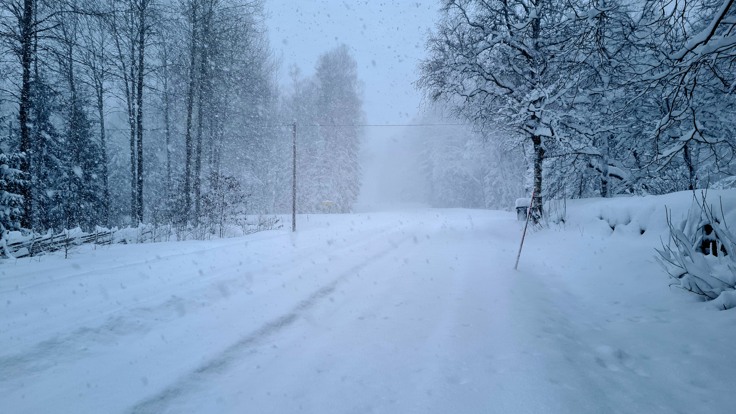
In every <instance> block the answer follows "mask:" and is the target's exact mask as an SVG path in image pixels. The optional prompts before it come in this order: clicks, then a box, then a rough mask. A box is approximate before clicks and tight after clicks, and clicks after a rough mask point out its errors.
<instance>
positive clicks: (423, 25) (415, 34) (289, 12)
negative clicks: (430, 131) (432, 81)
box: [266, 0, 439, 123]
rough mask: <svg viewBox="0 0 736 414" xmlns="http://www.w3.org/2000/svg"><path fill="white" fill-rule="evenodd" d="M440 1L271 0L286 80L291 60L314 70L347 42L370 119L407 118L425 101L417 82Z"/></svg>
mask: <svg viewBox="0 0 736 414" xmlns="http://www.w3.org/2000/svg"><path fill="white" fill-rule="evenodd" d="M438 7H439V2H437V1H435V0H418V1H417V0H266V11H267V14H268V16H269V17H268V29H269V34H270V36H271V44H272V46H273V48H274V50H275V51H276V55H277V56H278V57H280V59H281V63H282V65H281V79H282V83H284V82H286V81H287V80H288V78H287V76H286V74H287V72H288V67H289V66H290V65H291V64H292V63H296V64H297V65H298V66H299V67H300V69H301V70H302V73H303V74H305V75H307V74H311V73H313V71H314V66H315V64H316V62H317V58H318V56H319V55H320V54H322V53H324V52H326V51H328V50H330V49H331V48H333V47H335V46H337V45H339V44H341V43H345V44H346V45H348V47H350V50H351V51H352V53H353V56H354V57H355V59H356V60H357V62H358V76H359V77H360V79H361V80H362V81H363V87H364V92H363V98H364V108H365V113H366V117H367V121H368V123H406V122H407V121H409V120H410V119H411V118H412V117H413V116H414V115H415V114H416V112H417V109H418V105H419V103H420V99H421V95H420V93H419V92H417V91H416V90H415V89H414V86H413V82H414V81H415V80H416V78H417V66H418V62H419V60H420V59H421V58H422V57H423V56H424V45H425V39H426V36H427V32H428V30H429V29H430V28H431V27H432V26H433V25H434V21H435V19H436V15H437V9H438Z"/></svg>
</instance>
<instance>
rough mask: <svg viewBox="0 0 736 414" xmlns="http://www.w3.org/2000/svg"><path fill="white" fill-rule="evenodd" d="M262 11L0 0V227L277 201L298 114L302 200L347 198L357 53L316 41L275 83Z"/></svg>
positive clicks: (217, 218) (230, 213)
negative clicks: (306, 68)
mask: <svg viewBox="0 0 736 414" xmlns="http://www.w3.org/2000/svg"><path fill="white" fill-rule="evenodd" d="M264 19H265V12H264V4H263V2H262V1H261V0H3V1H2V2H0V125H1V127H0V131H1V132H0V226H1V229H0V230H2V231H11V230H20V229H24V230H32V231H34V232H44V231H47V230H54V231H58V230H60V229H70V228H75V227H80V228H81V229H83V230H85V231H90V230H92V229H94V228H95V227H96V226H105V227H112V226H128V225H130V226H136V225H138V224H141V223H158V224H174V225H177V226H180V227H195V228H196V227H198V226H200V225H208V224H211V223H213V222H222V221H223V220H225V221H237V220H239V219H242V216H243V215H245V214H260V213H274V212H286V211H288V210H290V209H291V187H292V181H291V180H292V171H291V167H292V159H291V156H292V124H295V123H299V124H300V125H302V126H300V137H299V146H300V148H299V155H298V159H297V164H298V167H299V169H300V179H301V180H303V182H302V184H303V185H302V186H301V187H300V192H299V210H300V211H320V209H323V208H324V205H325V203H324V201H325V200H329V201H330V203H329V208H330V210H331V211H335V212H343V211H348V210H349V209H350V206H351V205H352V203H353V202H354V201H355V198H356V197H357V194H358V189H359V182H358V180H359V172H360V171H359V167H358V164H357V160H356V157H357V151H358V149H359V132H360V131H359V130H358V129H357V127H355V126H353V125H356V124H359V123H360V121H361V119H362V117H363V115H362V102H361V98H360V89H359V88H360V86H359V83H358V78H357V69H356V64H355V60H354V58H353V57H352V56H351V54H350V52H349V50H348V48H347V46H344V45H343V46H338V47H336V48H333V49H331V50H325V51H324V53H323V54H322V55H321V56H320V58H319V59H318V62H317V65H316V67H315V68H314V75H310V76H306V77H305V76H301V75H300V70H299V68H298V67H296V66H294V67H293V68H292V70H291V75H292V76H291V78H292V79H291V84H290V85H288V86H287V87H284V88H283V90H282V88H281V87H280V86H279V84H278V80H277V79H276V72H277V69H278V65H279V64H280V62H278V61H277V59H276V58H275V57H274V54H273V52H272V49H271V47H270V45H269V40H268V33H267V31H266V27H265V24H264ZM319 125H331V126H332V125H338V127H320V126H319ZM303 126H306V127H303ZM338 168H339V170H340V173H339V174H337V173H336V171H337V170H336V169H338ZM310 183H314V184H310Z"/></svg>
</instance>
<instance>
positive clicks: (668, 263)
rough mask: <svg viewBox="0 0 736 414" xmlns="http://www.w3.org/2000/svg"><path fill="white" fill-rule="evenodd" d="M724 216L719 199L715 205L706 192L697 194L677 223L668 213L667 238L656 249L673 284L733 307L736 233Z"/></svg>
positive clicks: (735, 298)
mask: <svg viewBox="0 0 736 414" xmlns="http://www.w3.org/2000/svg"><path fill="white" fill-rule="evenodd" d="M726 216H727V215H726V214H724V207H723V203H722V201H720V200H719V203H718V205H715V203H713V202H712V200H708V198H707V196H706V195H705V194H703V195H702V196H701V197H698V196H697V195H696V196H694V200H693V202H692V205H691V207H690V210H689V212H688V215H687V217H686V219H685V220H684V221H682V223H680V224H679V225H675V224H674V223H673V222H672V219H671V217H672V216H671V215H670V214H669V213H668V215H667V222H668V225H669V229H670V232H669V240H668V243H667V244H664V242H663V243H662V248H661V249H656V250H657V253H658V256H657V257H656V259H657V261H658V262H659V263H660V264H661V265H662V267H663V268H664V269H665V270H666V271H667V273H668V274H669V275H670V277H671V279H672V286H676V287H678V288H681V289H684V290H686V291H688V292H692V293H694V294H696V295H698V296H700V297H701V298H703V299H704V300H716V301H715V302H714V303H715V304H716V305H717V306H718V307H719V308H721V309H730V308H733V307H736V293H735V292H734V291H735V290H736V243H735V242H736V236H735V235H734V233H733V232H732V231H731V230H730V229H729V227H728V223H727V221H728V220H727V217H726Z"/></svg>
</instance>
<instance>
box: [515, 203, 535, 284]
mask: <svg viewBox="0 0 736 414" xmlns="http://www.w3.org/2000/svg"><path fill="white" fill-rule="evenodd" d="M534 192H535V191H534V190H532V198H531V201H530V202H529V208H527V210H526V222H525V223H524V231H523V232H522V233H521V243H520V244H519V253H517V254H516V264H514V270H517V269H518V267H519V258H520V257H521V248H522V247H524V238H525V237H526V228H527V227H528V226H529V217H531V215H532V208H533V207H534Z"/></svg>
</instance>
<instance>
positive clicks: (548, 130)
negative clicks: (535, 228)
mask: <svg viewBox="0 0 736 414" xmlns="http://www.w3.org/2000/svg"><path fill="white" fill-rule="evenodd" d="M0 4H1V5H2V6H1V7H0V165H1V168H0V207H1V208H0V225H1V226H2V230H3V231H5V230H19V229H26V230H33V231H40V232H43V231H46V230H49V229H53V230H59V229H64V228H66V229H68V228H74V227H81V228H82V229H85V230H89V229H92V228H94V227H95V226H106V227H110V226H127V225H130V226H136V225H138V224H140V223H167V224H176V225H178V226H182V227H197V226H200V225H202V224H205V225H206V224H208V223H213V222H220V223H221V222H223V221H237V220H238V219H239V218H242V217H243V216H244V215H246V214H262V213H285V212H287V211H289V210H290V208H291V203H292V200H291V187H292V184H293V183H292V170H291V169H292V165H291V157H292V138H293V128H294V125H298V126H299V133H298V134H299V139H298V151H297V156H296V164H297V170H298V171H299V179H298V188H299V191H298V192H297V203H296V204H297V208H298V211H299V212H330V213H338V212H350V211H352V208H353V206H354V204H355V202H356V200H357V199H358V195H359V193H360V188H361V165H360V162H359V152H360V149H361V142H362V139H363V135H364V132H365V131H364V130H363V129H362V128H361V124H363V123H365V115H364V112H363V102H362V93H361V92H362V88H363V87H364V86H363V85H362V83H361V82H360V80H359V73H358V67H357V64H356V60H355V58H354V57H353V56H352V55H351V53H352V51H353V50H354V49H351V48H350V47H349V46H346V45H342V46H338V47H336V48H333V49H330V50H325V51H324V53H323V54H322V56H321V57H320V58H319V59H318V62H317V65H316V67H315V68H314V71H313V72H312V71H311V70H310V71H309V72H308V73H310V75H307V76H304V75H302V70H303V69H302V68H299V67H298V66H296V65H292V66H291V67H290V69H289V75H290V79H289V81H288V82H286V83H283V84H280V82H279V80H278V79H277V72H278V70H279V68H280V65H282V62H280V61H279V60H278V59H277V58H275V55H274V52H273V49H272V46H271V45H270V44H269V36H268V32H267V28H266V25H265V24H264V21H265V19H266V13H265V11H264V1H263V0H100V1H95V0H3V1H2V3H0ZM437 8H438V10H439V13H438V20H437V22H436V26H435V28H434V29H433V30H431V32H430V33H428V34H427V36H426V44H425V45H423V46H422V47H424V52H425V57H424V58H423V59H422V60H421V61H419V62H418V64H417V76H416V78H417V81H416V85H415V86H416V87H417V89H418V90H420V91H421V92H422V93H423V94H424V96H425V97H426V98H425V103H424V110H423V112H421V113H419V114H417V115H416V117H415V118H414V120H415V122H418V123H422V124H427V125H432V124H433V123H434V122H436V121H437V120H440V122H446V123H448V124H453V123H457V124H459V125H456V126H452V125H450V126H444V127H443V126H438V127H437V128H433V129H431V130H427V129H421V130H419V129H417V130H413V131H410V132H407V133H405V134H404V135H403V136H402V137H401V139H403V140H405V141H407V142H408V143H409V144H410V145H411V146H413V148H414V149H415V155H414V157H415V158H416V159H415V160H414V161H412V162H413V165H414V167H415V169H417V172H418V174H419V175H421V176H423V177H424V183H423V184H416V185H414V184H408V185H407V188H406V189H405V191H404V195H405V196H406V197H410V196H412V195H416V194H419V196H417V197H418V198H421V199H422V200H423V202H425V203H427V204H429V205H431V206H435V207H469V208H509V207H510V206H511V205H512V204H513V200H514V199H515V198H517V197H521V196H527V197H528V196H529V195H530V194H531V193H532V192H533V193H534V194H535V205H536V210H537V213H538V214H539V215H541V214H543V212H542V207H541V206H543V205H544V203H545V202H547V201H550V200H563V199H572V198H585V197H612V196H617V195H646V194H664V193H670V192H674V191H681V190H694V189H704V188H729V186H732V185H733V183H732V182H733V177H734V176H735V175H736V164H735V163H734V162H733V160H734V150H735V146H736V116H734V114H736V107H735V103H736V94H734V91H735V90H736V7H735V6H734V1H732V0H689V1H681V0H645V1H641V2H631V1H626V0H512V1H496V0H494V1H485V0H483V1H481V0H442V1H439V2H437ZM338 11H339V10H338ZM311 73H313V74H311ZM415 198H416V197H415Z"/></svg>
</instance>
